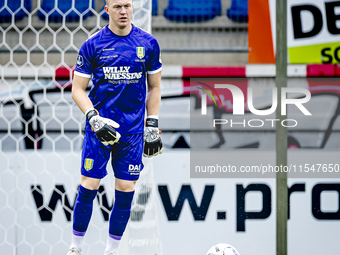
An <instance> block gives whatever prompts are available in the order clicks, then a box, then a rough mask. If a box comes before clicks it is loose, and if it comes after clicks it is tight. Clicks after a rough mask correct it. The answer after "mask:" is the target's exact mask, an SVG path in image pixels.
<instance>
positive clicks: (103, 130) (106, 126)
mask: <svg viewBox="0 0 340 255" xmlns="http://www.w3.org/2000/svg"><path fill="white" fill-rule="evenodd" d="M85 116H86V118H87V119H88V121H89V122H90V125H91V127H92V130H93V131H94V132H95V133H96V136H97V138H98V139H99V141H101V142H102V143H103V144H104V145H109V144H111V145H113V144H114V143H118V141H119V138H120V134H119V133H118V132H117V131H116V130H115V129H114V128H119V124H118V123H117V122H115V121H113V120H110V119H107V118H103V117H100V116H99V114H98V111H97V110H96V109H94V108H91V109H88V110H87V111H86V113H85Z"/></svg>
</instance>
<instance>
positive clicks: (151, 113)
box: [67, 0, 163, 255]
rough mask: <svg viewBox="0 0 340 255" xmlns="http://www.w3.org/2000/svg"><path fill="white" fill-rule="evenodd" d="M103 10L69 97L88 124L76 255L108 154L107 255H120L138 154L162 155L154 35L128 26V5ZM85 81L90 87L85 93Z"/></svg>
mask: <svg viewBox="0 0 340 255" xmlns="http://www.w3.org/2000/svg"><path fill="white" fill-rule="evenodd" d="M105 11H106V12H107V13H108V15H109V17H110V19H109V24H108V26H106V27H104V28H102V29H101V30H99V31H98V32H97V33H95V34H94V35H92V36H91V37H90V38H89V39H87V41H86V42H85V43H84V44H83V45H82V47H81V49H80V52H79V55H78V58H77V63H76V68H75V72H74V80H73V86H72V98H73V99H74V101H75V102H76V104H77V105H78V106H79V108H80V109H81V110H82V111H83V112H84V114H85V116H86V119H87V121H86V127H85V137H84V144H83V151H82V162H81V183H80V184H81V185H80V187H79V191H78V196H77V198H76V202H75V206H74V214H73V235H72V244H71V247H70V250H69V251H68V253H67V254H68V255H79V254H81V250H82V243H83V238H84V235H85V232H86V230H87V227H88V224H89V222H90V218H91V214H92V204H93V200H94V198H95V197H96V194H97V190H98V188H99V184H100V180H101V179H102V178H104V177H105V176H106V175H107V171H106V165H107V163H108V161H109V159H110V157H111V163H112V168H113V171H114V175H115V202H114V206H113V209H112V212H111V216H110V221H109V233H108V240H107V246H106V249H105V255H114V254H117V250H118V245H119V241H120V239H121V237H122V235H123V233H124V230H125V228H126V224H127V222H128V220H129V217H130V209H131V202H132V198H133V194H134V189H135V183H136V181H137V180H138V178H139V174H140V172H141V171H142V169H143V163H142V154H144V156H147V157H152V156H156V155H157V154H160V153H162V151H163V145H162V141H161V138H160V136H159V131H158V111H159V106H160V100H161V89H160V80H161V70H162V63H161V59H160V48H159V45H158V43H157V41H156V39H155V38H154V37H153V36H152V35H150V34H149V33H147V32H145V31H143V30H141V29H139V28H138V27H136V26H134V25H133V24H132V23H131V17H132V11H133V3H132V0H106V6H105ZM90 79H91V80H92V82H93V86H92V88H91V90H90V93H89V95H87V94H86V93H85V89H86V87H87V86H88V83H89V81H90ZM146 82H147V86H146ZM145 108H146V111H147V118H146V123H145V121H144V119H145V118H144V117H145ZM143 134H144V135H143Z"/></svg>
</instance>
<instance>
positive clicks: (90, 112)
mask: <svg viewBox="0 0 340 255" xmlns="http://www.w3.org/2000/svg"><path fill="white" fill-rule="evenodd" d="M97 115H99V114H98V111H97V110H96V109H94V108H90V109H88V110H87V111H86V112H85V117H86V119H87V120H88V121H90V119H91V118H92V117H94V116H97Z"/></svg>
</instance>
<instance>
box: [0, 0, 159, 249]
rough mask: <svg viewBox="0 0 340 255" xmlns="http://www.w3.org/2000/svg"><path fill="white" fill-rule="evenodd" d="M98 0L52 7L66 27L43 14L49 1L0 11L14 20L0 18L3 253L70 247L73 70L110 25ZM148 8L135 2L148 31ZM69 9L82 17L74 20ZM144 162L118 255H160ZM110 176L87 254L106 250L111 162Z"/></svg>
mask: <svg viewBox="0 0 340 255" xmlns="http://www.w3.org/2000/svg"><path fill="white" fill-rule="evenodd" d="M93 1H94V0H89V1H88V2H89V5H88V9H87V10H86V11H84V12H82V11H80V10H78V9H77V4H76V3H77V2H79V1H77V0H72V7H71V9H69V10H68V11H66V12H64V13H63V11H62V8H61V7H58V5H57V4H58V2H60V0H55V1H52V2H54V4H55V5H54V8H53V9H52V10H51V11H50V12H47V17H48V15H52V14H53V11H54V10H57V12H59V13H61V14H62V17H63V18H62V20H61V22H59V23H56V22H53V21H51V20H49V19H48V18H46V19H45V20H41V19H40V18H39V17H38V14H39V11H40V7H41V5H42V3H43V0H30V1H28V0H21V4H20V5H18V6H15V5H13V4H12V3H11V1H9V0H5V1H4V4H5V5H4V6H0V16H1V15H5V14H6V13H7V14H9V16H8V15H7V18H6V20H5V19H0V21H1V23H0V38H1V40H0V56H1V57H0V75H1V79H0V204H1V205H2V206H1V208H0V254H6V255H11V254H13V255H14V254H15V255H28V254H32V255H39V254H49V255H57V254H64V253H65V254H66V251H67V249H68V248H69V245H70V241H71V233H72V210H73V206H74V201H75V197H76V194H77V189H78V185H79V182H80V154H81V148H82V141H83V132H84V126H85V117H84V115H83V114H82V113H81V111H80V110H79V109H78V107H77V105H76V104H75V103H74V102H73V100H72V98H71V84H72V70H73V67H72V66H73V65H74V64H75V61H76V56H77V52H78V51H79V48H80V46H81V44H82V43H83V42H84V41H85V40H86V38H87V37H89V36H90V35H91V34H93V33H94V32H95V31H97V30H98V29H100V28H101V27H103V26H104V25H106V24H107V20H105V19H103V17H102V15H103V13H104V11H103V9H102V7H103V5H104V0H103V1H95V3H94V2H93ZM13 2H14V1H13ZM83 2H86V1H83ZM151 2H152V1H151V0H134V15H133V23H134V24H135V25H136V26H139V27H141V28H142V29H144V30H146V31H149V32H151ZM4 11H6V13H5V14H4ZM72 11H74V13H75V14H76V16H77V15H78V19H77V18H76V20H75V21H73V22H68V21H66V18H65V17H66V16H67V15H69V14H70V13H71V12H72ZM88 13H91V15H88ZM18 14H20V15H21V16H22V17H19V16H18ZM88 89H90V86H89V88H88ZM144 165H145V168H144V170H143V172H142V174H141V177H140V180H139V181H138V182H137V186H136V192H135V197H134V201H133V205H132V210H131V217H130V221H129V223H128V226H127V230H126V234H125V235H124V237H123V241H122V243H121V246H120V250H119V252H120V253H118V254H130V255H132V254H138V255H156V254H157V255H160V254H162V247H161V243H160V238H159V230H158V222H157V214H156V205H155V203H156V199H155V192H156V189H155V182H154V179H153V163H152V159H145V160H144ZM108 173H109V174H108V176H107V177H105V178H104V179H103V181H102V182H101V185H100V189H99V192H98V195H97V198H96V199H95V201H94V209H93V215H92V219H91V223H90V226H89V229H88V231H87V233H86V236H85V241H84V249H83V255H88V254H98V253H103V252H104V249H105V245H106V240H107V235H108V220H109V215H110V211H111V209H112V206H113V201H114V197H113V196H114V176H113V173H112V169H111V166H110V164H108Z"/></svg>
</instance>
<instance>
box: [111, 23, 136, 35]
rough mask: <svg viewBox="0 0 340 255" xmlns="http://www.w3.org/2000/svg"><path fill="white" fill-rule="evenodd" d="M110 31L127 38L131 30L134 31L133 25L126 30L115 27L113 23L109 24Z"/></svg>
mask: <svg viewBox="0 0 340 255" xmlns="http://www.w3.org/2000/svg"><path fill="white" fill-rule="evenodd" d="M109 29H110V30H111V31H112V32H113V33H114V34H115V35H119V36H126V35H128V34H129V33H130V32H131V30H132V24H131V23H130V24H129V25H127V26H126V27H125V28H123V29H120V28H119V27H117V26H114V25H113V24H112V23H110V24H109Z"/></svg>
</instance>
